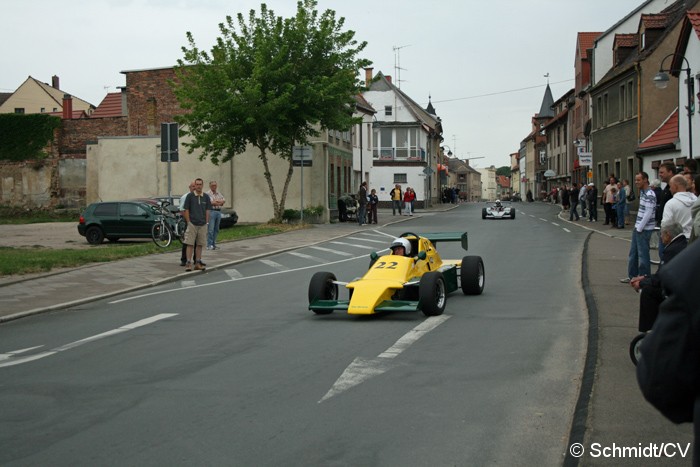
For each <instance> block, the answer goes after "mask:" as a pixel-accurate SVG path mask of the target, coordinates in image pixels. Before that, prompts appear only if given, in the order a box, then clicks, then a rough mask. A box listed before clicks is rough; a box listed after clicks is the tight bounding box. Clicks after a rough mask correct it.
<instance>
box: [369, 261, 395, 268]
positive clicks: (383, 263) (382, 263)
mask: <svg viewBox="0 0 700 467" xmlns="http://www.w3.org/2000/svg"><path fill="white" fill-rule="evenodd" d="M387 264H388V266H387ZM398 265H399V263H397V262H396V261H391V262H389V263H387V262H386V261H380V262H379V263H377V265H376V266H375V267H374V269H396V266H398Z"/></svg>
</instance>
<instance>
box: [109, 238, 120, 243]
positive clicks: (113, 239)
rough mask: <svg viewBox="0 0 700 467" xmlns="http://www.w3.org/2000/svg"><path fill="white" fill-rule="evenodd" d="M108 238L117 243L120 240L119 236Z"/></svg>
mask: <svg viewBox="0 0 700 467" xmlns="http://www.w3.org/2000/svg"><path fill="white" fill-rule="evenodd" d="M107 240H109V241H110V242H112V243H116V242H118V241H119V237H107Z"/></svg>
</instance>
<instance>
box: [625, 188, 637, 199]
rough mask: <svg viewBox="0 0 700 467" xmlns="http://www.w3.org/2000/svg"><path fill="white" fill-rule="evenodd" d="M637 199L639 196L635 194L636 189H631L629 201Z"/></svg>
mask: <svg viewBox="0 0 700 467" xmlns="http://www.w3.org/2000/svg"><path fill="white" fill-rule="evenodd" d="M635 199H637V196H636V195H635V194H634V190H630V194H629V195H627V201H634V200H635Z"/></svg>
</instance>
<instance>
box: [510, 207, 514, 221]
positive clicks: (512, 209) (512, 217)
mask: <svg viewBox="0 0 700 467" xmlns="http://www.w3.org/2000/svg"><path fill="white" fill-rule="evenodd" d="M510 218H511V219H515V208H511V210H510Z"/></svg>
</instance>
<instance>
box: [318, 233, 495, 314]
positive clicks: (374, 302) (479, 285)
mask: <svg viewBox="0 0 700 467" xmlns="http://www.w3.org/2000/svg"><path fill="white" fill-rule="evenodd" d="M439 242H461V245H462V248H463V249H464V250H465V251H466V250H467V247H468V243H467V233H466V232H464V233H461V232H440V233H426V234H423V235H421V236H419V235H416V234H414V233H412V232H406V233H404V234H402V235H401V236H400V237H399V238H397V239H396V240H395V241H394V242H393V243H392V245H391V253H390V254H387V255H384V256H381V257H379V256H378V255H377V253H372V254H371V255H370V259H371V261H370V267H369V270H368V271H367V273H366V274H365V275H364V276H363V277H361V278H359V279H355V280H353V281H352V282H340V281H338V280H337V279H336V277H335V275H334V274H333V273H330V272H317V273H316V274H314V275H313V276H312V277H311V281H310V283H309V310H311V311H313V312H314V313H316V314H319V315H325V314H329V313H332V312H333V310H347V312H348V314H351V315H371V314H375V313H379V312H382V311H416V310H421V311H422V312H423V314H425V315H426V316H437V315H440V314H442V312H443V311H444V310H445V305H446V303H447V294H449V293H450V292H454V291H455V290H457V289H459V288H461V289H462V292H463V293H464V294H465V295H479V294H481V293H482V292H483V291H484V284H485V280H486V273H485V270H484V262H483V260H482V259H481V257H480V256H465V257H463V258H462V259H455V260H448V259H442V258H440V255H439V254H438V252H437V250H436V248H435V245H437V243H439ZM341 285H342V286H345V288H347V289H348V299H347V300H339V294H338V286H341Z"/></svg>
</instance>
